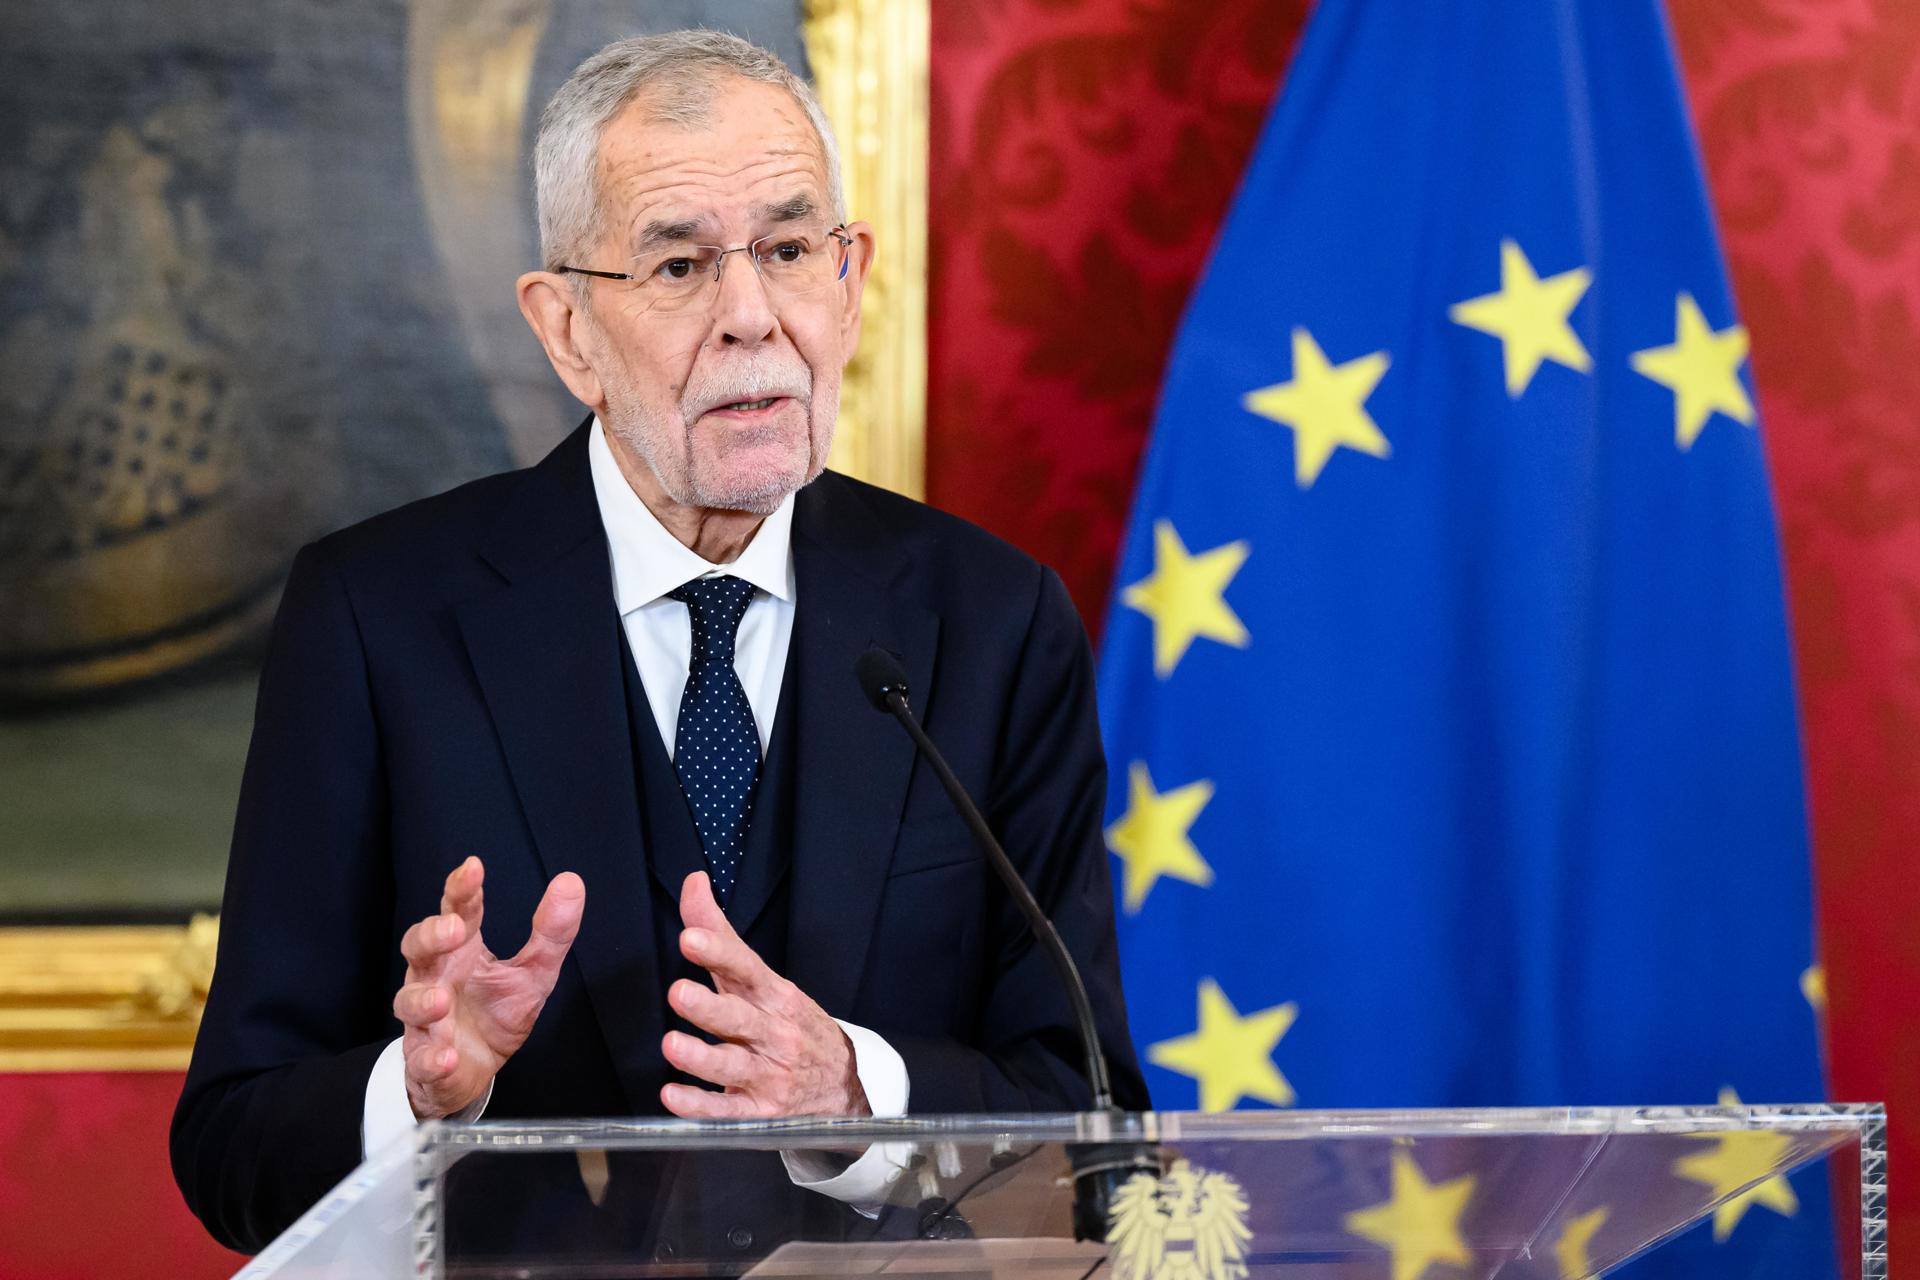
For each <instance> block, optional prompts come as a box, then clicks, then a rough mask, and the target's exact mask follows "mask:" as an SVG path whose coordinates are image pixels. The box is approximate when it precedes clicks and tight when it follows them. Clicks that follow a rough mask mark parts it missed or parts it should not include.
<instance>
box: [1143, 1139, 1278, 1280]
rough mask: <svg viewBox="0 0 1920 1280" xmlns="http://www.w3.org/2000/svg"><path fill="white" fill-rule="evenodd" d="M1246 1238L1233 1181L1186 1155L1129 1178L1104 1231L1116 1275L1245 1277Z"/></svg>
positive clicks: (1209, 1279)
mask: <svg viewBox="0 0 1920 1280" xmlns="http://www.w3.org/2000/svg"><path fill="white" fill-rule="evenodd" d="M1251 1239H1253V1232H1252V1231H1251V1230H1249V1229H1248V1227H1247V1193H1246V1192H1245V1191H1244V1190H1242V1189H1241V1186H1240V1184H1239V1183H1238V1182H1235V1181H1234V1180H1233V1179H1232V1178H1231V1177H1229V1176H1227V1175H1226V1174H1224V1173H1213V1172H1210V1171H1208V1170H1205V1169H1196V1168H1194V1167H1193V1166H1192V1165H1191V1164H1189V1163H1188V1162H1187V1161H1185V1160H1176V1161H1174V1163H1173V1167H1172V1168H1171V1169H1169V1170H1168V1171H1167V1172H1166V1174H1165V1175H1164V1176H1162V1177H1159V1178H1155V1177H1154V1176H1153V1175H1152V1174H1150V1173H1136V1174H1135V1175H1134V1176H1133V1177H1131V1178H1129V1179H1128V1180H1127V1181H1126V1183H1125V1184H1124V1185H1123V1186H1122V1187H1121V1188H1120V1193H1119V1195H1117V1196H1116V1197H1115V1198H1114V1202H1113V1214H1112V1222H1111V1224H1110V1226H1109V1229H1108V1231H1107V1240H1108V1241H1109V1242H1110V1243H1111V1244H1112V1246H1113V1267H1114V1272H1115V1274H1116V1275H1117V1276H1118V1277H1119V1280H1245V1277H1246V1274H1247V1264H1246V1260H1245V1259H1246V1252H1247V1242H1248V1241H1249V1240H1251Z"/></svg>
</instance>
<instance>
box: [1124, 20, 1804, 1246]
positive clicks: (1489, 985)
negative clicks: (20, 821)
mask: <svg viewBox="0 0 1920 1280" xmlns="http://www.w3.org/2000/svg"><path fill="white" fill-rule="evenodd" d="M1746 352H1747V339H1746V334H1745V331H1744V330H1743V329H1742V328H1741V327H1740V325H1739V321H1738V317H1737V316H1736V314H1735V309H1734V303H1733V298H1732V296H1731V293H1730V291H1729V288H1728V285H1727V281H1726V276H1725V271H1724V267H1723V265H1722V260H1721V257H1720V253H1719V249H1718V246H1717V243H1716V240H1715V236H1714V232H1713V226H1712V220H1711V214H1710V211H1709V205H1708V201H1707V197H1706V192H1705V189H1704V185H1703V179H1702V176H1701V171H1700V164H1699V158H1698V156H1697V154H1696V150H1695V146H1694V143H1693V139H1692V134H1691V130H1690V127H1689V124H1688V120H1687V115H1686V110H1685V105H1684V100H1683V98H1682V95H1681V90H1680V85H1679V80H1678V74H1677V70H1676V67H1675V64H1674V58H1673V54H1672V48H1671V44H1670V41H1669V36H1668V33H1667V30H1666V26H1665V22H1664V17H1663V14H1662V12H1661V10H1660V8H1659V5H1658V4H1657V3H1656V0H1477V2H1475V3H1467V4H1445V3H1430V2H1429V0H1321V3H1320V4H1319V5H1318V7H1317V10H1316V12H1315V14H1314V16H1313V18H1312V19H1311V21H1310V24H1309V27H1308V29H1307V32H1306V34H1305V36H1304V38H1303V41H1302V44H1301V46H1300V50H1299V53H1298V55H1297V58H1296V61H1295V64H1294V67H1293V69H1292V71H1291V72H1290V74H1289V77H1288V79H1287V81H1286V84H1285V87H1284V92H1283V94H1282V96H1281V98H1280V99H1279V101H1278V102H1277V103H1276V105H1275V108H1274V110H1273V112H1272V114H1271V116H1270V117H1269V119H1268V121H1267V124H1266V127H1265V130H1264V133H1263V135H1262V137H1261V139H1260V141H1259V144H1258V146H1257V149H1256V151H1255V154H1254V157H1253V160H1252V161H1251V164H1250V166H1249V168H1248V171H1247V173H1246V175H1245V177H1244V179H1243V184H1242V188H1241V190H1240V192H1239V195H1238V197H1237V199H1236V202H1235V204H1234V206H1233V208H1232V210H1231V212H1230V214H1229V217H1228V219H1227V222H1226V224H1225V226H1224V228H1223V230H1222V232H1221V235H1220V238H1219V241H1218V244H1217V246H1216V248H1215V251H1214V255H1213V259H1212V261H1211V264H1210V266H1209V268H1208V269H1207V271H1206V273H1205V275H1204V278H1203V279H1202V280H1201V282H1200V284H1199V285H1198V287H1197V288H1196V291H1195V293H1194V295H1193V297H1192V299H1191V301H1190V303H1189V308H1188V313H1187V315H1186V318H1185V320H1184V323H1183V326H1182V328H1181V331H1180V334H1179V337H1178V339H1177V342H1176V345H1175V349H1174V353H1173V356H1172V360H1171V364H1170V368H1169V373H1168V375H1167V380H1166V385H1165V388H1164V391H1163V396H1162V401H1161V405H1160V409H1159V413H1158V416H1157V419H1156V422H1155V425H1154V429H1153V434H1152V438H1151V441H1150V443H1149V446H1148V450H1147V455H1146V459H1145V463H1144V466H1143V470H1142V475H1141V480H1140V485H1139V490H1138V494H1137V497H1136V505H1135V509H1134V513H1133V518H1132V522H1131V526H1130V529H1129V532H1128V535H1127V538H1126V541H1125V545H1124V548H1123V552H1122V558H1121V564H1120V569H1119V572H1118V576H1117V578H1116V594H1115V601H1114V605H1113V608H1112V612H1111V615H1110V618H1109V622H1108V626H1107V630H1106V636H1105V641H1104V644H1103V651H1102V659H1101V672H1100V695H1101V706H1102V714H1103V719H1104V723H1105V736H1106V743H1107V750H1108V755H1109V764H1110V768H1111V771H1112V786H1111V792H1110V800H1109V807H1108V819H1107V820H1108V822H1109V824H1110V825H1109V828H1108V832H1107V835H1108V843H1109V845H1110V847H1111V849H1112V851H1113V854H1114V856H1115V859H1116V861H1115V864H1114V871H1115V880H1116V885H1117V894H1118V896H1119V899H1120V901H1119V917H1120V921H1121V942H1122V955H1123V966H1124V975H1125V979H1126V984H1127V992H1128V1003H1129V1007H1130V1010H1131V1016H1132V1020H1133V1027H1134V1033H1135V1035H1136V1037H1137V1039H1138V1041H1139V1048H1140V1051H1141V1054H1142V1057H1143V1059H1144V1060H1145V1062H1146V1063H1148V1064H1149V1066H1148V1071H1149V1075H1150V1083H1151V1085H1152V1088H1153V1090H1154V1096H1155V1100H1156V1102H1157V1103H1158V1104H1159V1105H1161V1106H1163V1107H1170V1108H1186V1107H1194V1106H1202V1107H1206V1108H1209V1109H1217V1108H1226V1107H1232V1106H1244V1105H1260V1104H1270V1105H1279V1106H1288V1105H1299V1106H1310V1107H1349V1106H1441V1105H1536V1104H1540V1105H1560V1104H1575V1105H1578V1104H1641V1103H1644V1104H1660V1103H1712V1102H1714V1101H1715V1100H1716V1099H1719V1098H1730V1097H1732V1096H1735V1095H1737V1096H1738V1097H1739V1098H1740V1099H1742V1100H1745V1101H1747V1102H1788V1101H1810V1100H1817V1099H1818V1098H1820V1097H1822V1096H1823V1092H1824V1091H1823V1088H1822V1083H1821V1076H1820V1071H1819V1061H1818V1055H1817V1049H1816V1020H1815V1015H1814V1012H1813V1009H1812V1007H1811V1004H1812V1002H1813V1001H1814V1000H1815V999H1816V998H1817V996H1818V973H1817V970H1815V969H1814V968H1813V959H1812V922H1811V905H1810V894H1811V891H1810V883H1809V882H1810V872H1809V850H1808V837H1807V820H1806V815H1805V812H1804V807H1803V806H1804V801H1803V788H1802V779H1801V772H1800V755H1799V740H1798V730H1797V726H1796V718H1795V708H1794V701H1793V691H1792V684H1791V676H1790V670H1789V654H1788V647H1787V630H1786V622H1785V617H1784V605H1783V596H1782V587H1781V581H1780V570H1779V556H1778V548H1777V545H1776V538H1775V527H1774V519H1773V514H1772V510H1771V505H1770V500H1769V491H1768V485H1767V477H1766V471H1765V467H1764V461H1763V457H1762V449H1761V442H1760V438H1759V435H1758V432H1757V429H1756V416H1755V412H1754V403H1753V399H1752V392H1751V388H1750V383H1749V379H1748V375H1747V370H1746V363H1745V357H1746ZM1674 1176H1676V1177H1684V1176H1686V1174H1685V1173H1682V1172H1676V1173H1675V1175H1674ZM1782 1190H1783V1188H1774V1189H1772V1190H1771V1191H1769V1193H1768V1194H1767V1195H1763V1196H1759V1197H1757V1198H1754V1199H1750V1200H1749V1201H1747V1202H1745V1205H1744V1207H1743V1208H1742V1209H1741V1211H1740V1212H1739V1214H1738V1215H1736V1216H1735V1219H1734V1221H1733V1222H1732V1223H1730V1224H1725V1223H1723V1224H1719V1226H1717V1227H1716V1228H1715V1231H1714V1232H1707V1233H1705V1234H1706V1235H1709V1236H1710V1235H1712V1234H1715V1233H1717V1234H1720V1235H1722V1236H1723V1237H1724V1240H1722V1241H1714V1240H1712V1239H1707V1243H1706V1245H1705V1246H1703V1247H1706V1248H1709V1249H1720V1250H1722V1251H1723V1252H1722V1253H1721V1254H1718V1255H1715V1256H1718V1257H1723V1258H1724V1257H1726V1256H1728V1255H1726V1254H1725V1253H1724V1250H1726V1249H1731V1248H1735V1247H1737V1246H1740V1245H1742V1244H1744V1243H1746V1242H1748V1241H1752V1242H1756V1247H1757V1246H1758V1245H1764V1246H1765V1249H1766V1250H1768V1251H1770V1256H1771V1261H1770V1262H1765V1261H1763V1262H1760V1263H1759V1267H1760V1269H1756V1270H1752V1271H1750V1272H1749V1271H1741V1272H1739V1274H1753V1275H1762V1274H1765V1275H1776V1274H1777V1275H1794V1276H1805V1275H1816V1274H1823V1273H1824V1271H1825V1270H1826V1269H1828V1268H1829V1267H1830V1265H1831V1255H1830V1249H1829V1246H1828V1245H1827V1244H1826V1243H1825V1232H1826V1230H1827V1227H1826V1223H1825V1221H1824V1216H1823V1215H1824V1208H1823V1206H1824V1199H1825V1198H1824V1189H1823V1187H1822V1185H1821V1178H1820V1177H1818V1176H1815V1177H1812V1178H1808V1177H1804V1176H1803V1177H1799V1178H1796V1179H1794V1180H1793V1182H1792V1183H1791V1186H1790V1187H1785V1188H1784V1190H1785V1191H1786V1192H1787V1194H1782ZM1789 1198H1791V1199H1792V1201H1793V1203H1792V1204H1791V1205H1789ZM1603 1234H1604V1231H1603ZM1753 1256H1754V1257H1755V1258H1756V1259H1760V1258H1761V1254H1760V1253H1758V1252H1756V1253H1755V1254H1754V1255H1753ZM1713 1274H1720V1272H1718V1271H1716V1272H1714V1273H1713ZM1728 1274H1732V1273H1731V1272H1728Z"/></svg>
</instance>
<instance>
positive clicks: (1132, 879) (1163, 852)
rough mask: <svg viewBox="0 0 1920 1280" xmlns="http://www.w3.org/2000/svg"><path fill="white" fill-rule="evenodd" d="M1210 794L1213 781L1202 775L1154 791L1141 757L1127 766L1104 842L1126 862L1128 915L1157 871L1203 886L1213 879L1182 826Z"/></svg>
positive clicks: (1138, 904) (1134, 911) (1143, 897)
mask: <svg viewBox="0 0 1920 1280" xmlns="http://www.w3.org/2000/svg"><path fill="white" fill-rule="evenodd" d="M1211 799H1213V784H1212V783H1211V782H1208V781H1206V780H1205V779H1202V780H1200V781H1199V782H1189V783H1188V784H1187V785H1186V786H1184V787H1175V788H1174V789H1173V790H1171V791H1167V792H1159V791H1155V790H1154V789H1153V777H1152V775H1151V774H1149V773H1148V772H1147V766H1146V765H1145V764H1144V763H1143V762H1141V761H1139V760H1136V761H1134V762H1133V764H1131V765H1130V766H1128V768H1127V811H1126V813H1124V814H1122V815H1121V817H1120V820H1119V821H1118V822H1116V823H1114V824H1113V825H1112V826H1110V827H1108V828H1107V847H1108V848H1109V849H1112V850H1113V853H1114V856H1115V857H1117V858H1119V859H1120V861H1121V862H1122V863H1124V864H1125V865H1126V911H1127V914H1128V915H1136V914H1138V913H1139V911H1140V907H1141V904H1142V903H1144V902H1146V900H1147V894H1148V893H1150V892H1152V890H1153V885H1154V882H1155V881H1156V880H1158V879H1159V878H1160V877H1161V876H1172V877H1173V878H1174V879H1175V880H1185V881H1186V882H1187V883H1188V884H1197V885H1199V886H1200V887H1201V888H1203V889H1204V888H1206V887H1207V886H1208V885H1210V884H1212V883H1213V868H1212V867H1210V866H1208V865H1207V863H1206V859H1204V858H1202V857H1201V856H1200V851H1199V850H1198V849H1196V848H1194V847H1193V841H1192V840H1189V839H1188V838H1187V829H1188V828H1190V827H1191V826H1193V820H1194V819H1195V818H1197V817H1199V816H1200V811H1201V810H1202V809H1204V808H1206V807H1207V801H1209V800H1211Z"/></svg>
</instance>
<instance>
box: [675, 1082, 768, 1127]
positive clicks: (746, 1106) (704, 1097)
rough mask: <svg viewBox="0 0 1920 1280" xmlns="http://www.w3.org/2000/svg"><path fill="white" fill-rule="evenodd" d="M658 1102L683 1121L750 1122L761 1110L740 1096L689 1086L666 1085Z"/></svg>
mask: <svg viewBox="0 0 1920 1280" xmlns="http://www.w3.org/2000/svg"><path fill="white" fill-rule="evenodd" d="M660 1102H661V1104H662V1105H664V1106H665V1107H666V1109H667V1110H668V1111H670V1112H672V1113H673V1114H674V1115H676V1116H680V1117H682V1118H684V1119H687V1120H752V1119H755V1118H757V1117H759V1116H761V1115H762V1114H766V1112H765V1109H764V1108H763V1107H761V1105H760V1104H759V1103H757V1102H755V1101H754V1100H753V1099H751V1098H749V1097H747V1096H746V1095H745V1094H740V1093H714V1092H712V1091H711V1090H708V1089H696V1088H694V1087H693V1086H692V1085H685V1084H670V1085H666V1086H664V1087H662V1088H661V1090H660Z"/></svg>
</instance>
